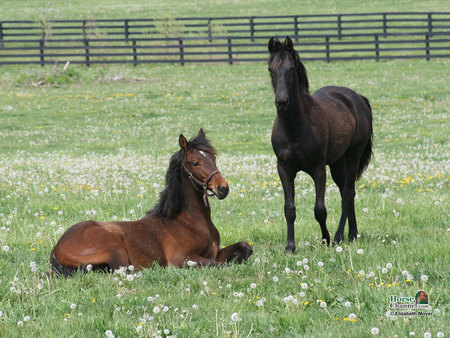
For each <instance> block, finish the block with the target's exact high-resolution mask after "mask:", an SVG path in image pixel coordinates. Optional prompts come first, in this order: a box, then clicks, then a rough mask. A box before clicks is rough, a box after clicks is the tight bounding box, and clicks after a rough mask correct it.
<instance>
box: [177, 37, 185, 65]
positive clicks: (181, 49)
mask: <svg viewBox="0 0 450 338" xmlns="http://www.w3.org/2000/svg"><path fill="white" fill-rule="evenodd" d="M178 44H179V46H180V47H179V48H180V64H181V65H182V66H184V47H183V40H182V39H179V40H178Z"/></svg>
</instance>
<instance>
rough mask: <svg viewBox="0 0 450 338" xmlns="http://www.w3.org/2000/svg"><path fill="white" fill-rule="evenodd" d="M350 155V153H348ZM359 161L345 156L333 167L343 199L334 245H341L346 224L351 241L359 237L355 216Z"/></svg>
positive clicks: (332, 170)
mask: <svg viewBox="0 0 450 338" xmlns="http://www.w3.org/2000/svg"><path fill="white" fill-rule="evenodd" d="M347 153H348V152H347ZM358 164H359V159H355V158H354V157H352V156H351V155H350V156H345V158H343V159H341V160H339V161H338V162H336V163H335V164H333V165H332V166H331V174H332V176H333V180H334V181H335V182H336V184H337V185H338V187H339V190H340V192H341V197H342V214H341V219H340V221H339V227H338V230H337V231H336V234H335V236H334V243H335V244H337V243H340V242H342V240H343V239H344V228H345V223H346V222H347V218H348V224H349V240H350V241H352V240H355V239H356V238H357V237H358V229H357V226H356V216H355V182H356V176H357V174H358Z"/></svg>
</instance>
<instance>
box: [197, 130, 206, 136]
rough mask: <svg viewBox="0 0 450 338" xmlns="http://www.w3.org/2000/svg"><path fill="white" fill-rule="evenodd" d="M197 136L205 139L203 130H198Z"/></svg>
mask: <svg viewBox="0 0 450 338" xmlns="http://www.w3.org/2000/svg"><path fill="white" fill-rule="evenodd" d="M198 136H201V137H203V138H205V137H206V135H205V132H204V131H203V128H200V130H199V131H198Z"/></svg>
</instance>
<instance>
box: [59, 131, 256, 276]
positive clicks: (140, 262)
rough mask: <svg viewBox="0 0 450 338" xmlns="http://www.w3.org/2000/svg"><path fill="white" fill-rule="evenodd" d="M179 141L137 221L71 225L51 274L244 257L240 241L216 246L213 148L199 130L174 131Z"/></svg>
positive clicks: (217, 186)
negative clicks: (160, 186) (162, 182)
mask: <svg viewBox="0 0 450 338" xmlns="http://www.w3.org/2000/svg"><path fill="white" fill-rule="evenodd" d="M179 144H180V147H181V149H180V150H179V151H178V152H177V153H175V154H174V155H173V156H172V158H171V160H170V164H169V169H168V170H167V173H166V186H165V189H164V190H163V191H162V193H161V196H160V200H159V202H158V203H157V204H156V206H155V207H154V208H153V209H152V210H150V211H149V212H148V213H147V215H146V216H144V217H143V218H141V219H139V220H137V221H132V222H96V221H84V222H81V223H78V224H75V225H73V226H72V227H70V228H69V229H68V230H67V231H66V232H65V233H64V234H63V235H62V237H61V238H60V240H59V241H58V243H57V244H56V246H55V248H54V249H53V250H52V252H51V255H50V263H51V270H52V272H51V273H52V274H53V273H55V274H57V275H71V274H73V273H74V272H76V271H77V270H86V267H87V266H89V265H90V266H92V268H93V270H107V271H111V270H115V269H119V268H120V267H123V266H125V267H128V266H129V265H133V266H134V267H135V268H137V269H140V268H146V267H151V266H152V265H153V264H154V263H157V264H159V265H161V266H167V265H169V264H170V265H174V266H177V267H182V266H184V265H185V264H188V265H195V266H216V265H219V264H223V263H226V262H236V263H241V262H243V261H245V260H247V258H248V257H249V256H250V255H251V254H252V248H251V247H250V245H249V244H248V243H246V242H238V243H236V244H233V245H230V246H228V247H225V248H222V249H219V245H220V237H219V232H218V230H217V229H216V227H215V226H214V224H213V223H212V221H211V209H210V206H209V202H208V196H211V195H215V196H217V197H218V198H219V199H224V198H225V197H226V196H227V195H228V184H227V182H226V181H225V179H224V178H223V177H222V174H221V173H220V171H219V170H217V167H216V156H215V154H216V151H215V149H214V148H213V147H212V146H211V144H210V143H209V141H208V140H207V139H206V137H205V134H204V132H203V130H202V129H200V131H199V133H198V135H197V136H196V137H195V138H194V139H192V140H191V141H187V140H186V138H185V137H184V136H183V135H180V137H179ZM208 191H210V192H211V193H208Z"/></svg>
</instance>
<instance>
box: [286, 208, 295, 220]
mask: <svg viewBox="0 0 450 338" xmlns="http://www.w3.org/2000/svg"><path fill="white" fill-rule="evenodd" d="M284 215H285V216H286V220H287V221H288V222H294V221H295V217H296V210H295V205H294V204H289V205H285V206H284Z"/></svg>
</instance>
